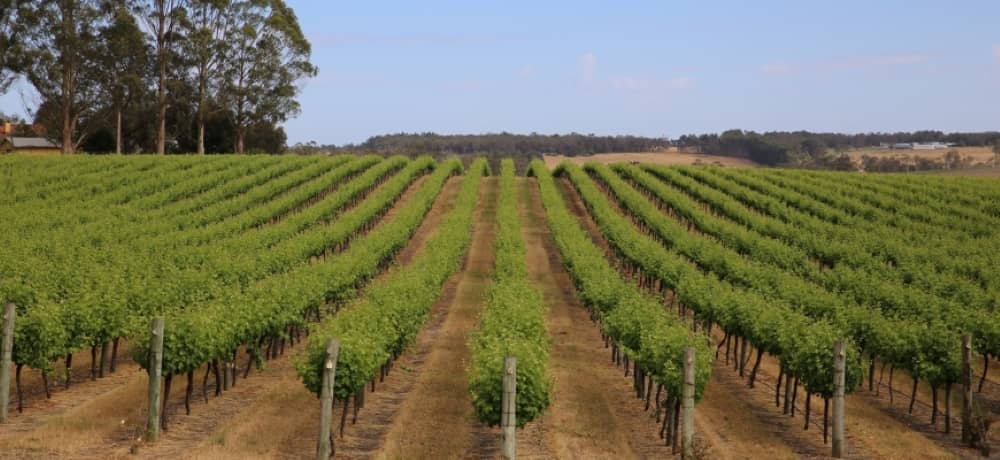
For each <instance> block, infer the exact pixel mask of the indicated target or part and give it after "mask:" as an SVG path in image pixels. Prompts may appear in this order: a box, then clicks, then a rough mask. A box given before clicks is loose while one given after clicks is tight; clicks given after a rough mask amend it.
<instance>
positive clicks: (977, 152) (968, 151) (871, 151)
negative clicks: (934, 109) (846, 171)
mask: <svg viewBox="0 0 1000 460" xmlns="http://www.w3.org/2000/svg"><path fill="white" fill-rule="evenodd" d="M952 150H957V151H958V154H959V155H961V156H962V158H965V157H972V159H973V162H977V163H981V162H985V161H989V160H991V159H992V158H993V149H992V148H991V147H951V148H947V149H941V150H889V149H880V148H863V149H855V150H848V151H847V152H844V153H846V154H847V155H848V156H850V157H852V158H856V159H860V158H861V157H863V156H865V155H867V156H870V157H880V158H890V157H901V156H904V155H908V156H910V157H916V158H930V159H934V160H941V159H943V158H944V156H945V154H946V153H948V152H950V151H952Z"/></svg>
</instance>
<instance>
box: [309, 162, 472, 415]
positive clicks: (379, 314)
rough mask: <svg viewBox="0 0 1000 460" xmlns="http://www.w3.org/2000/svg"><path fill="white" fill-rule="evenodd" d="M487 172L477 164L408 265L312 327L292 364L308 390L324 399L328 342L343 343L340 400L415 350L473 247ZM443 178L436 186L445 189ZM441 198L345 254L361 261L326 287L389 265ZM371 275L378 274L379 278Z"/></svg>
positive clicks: (412, 208)
mask: <svg viewBox="0 0 1000 460" xmlns="http://www.w3.org/2000/svg"><path fill="white" fill-rule="evenodd" d="M458 165H459V163H458V161H457V160H452V161H450V162H448V163H446V164H445V165H442V166H441V169H442V170H445V169H446V168H447V169H446V170H448V171H453V170H455V169H456V168H458ZM485 172H486V166H485V162H484V161H477V162H475V163H473V165H472V166H471V167H470V168H469V170H468V171H467V173H466V176H465V177H464V178H463V179H462V184H461V188H460V190H459V192H458V196H457V197H456V199H455V203H454V206H453V208H452V209H451V210H450V211H449V212H448V214H447V215H445V217H444V218H443V219H442V222H441V224H440V225H439V226H438V228H437V229H436V231H435V233H434V235H433V236H432V237H431V238H430V239H428V240H427V242H426V243H425V244H424V247H423V249H422V250H421V251H420V253H419V255H417V257H416V258H415V259H414V260H413V261H412V262H411V263H409V264H408V265H406V266H402V267H394V268H392V269H390V271H389V272H388V273H387V274H385V276H384V277H382V278H381V279H379V280H378V282H376V283H375V284H372V285H371V286H369V287H368V288H367V289H365V290H364V292H363V293H362V295H361V296H360V298H359V299H358V300H357V301H355V302H353V303H352V304H351V305H348V306H347V307H345V308H344V309H343V310H342V311H340V312H339V313H338V314H336V315H334V316H330V317H328V318H326V319H325V320H324V321H322V322H321V323H318V324H316V325H314V326H313V327H312V329H311V333H310V335H309V340H308V342H307V345H306V350H305V352H304V353H303V354H302V355H300V357H299V359H298V360H297V361H296V364H295V367H296V370H297V371H298V374H299V376H300V377H301V378H302V381H303V383H304V384H305V386H306V388H308V389H309V390H310V391H313V392H315V393H317V394H318V393H319V389H320V383H321V380H320V378H321V373H322V366H323V363H324V362H325V359H326V342H327V341H328V340H329V339H331V338H336V339H337V340H339V341H340V354H339V356H338V358H337V377H336V382H335V387H334V394H335V395H336V397H337V398H341V399H345V398H347V397H349V396H350V395H352V394H354V393H356V392H357V391H361V390H362V389H363V387H364V385H365V383H367V382H368V381H370V380H371V379H372V378H374V377H375V374H376V372H378V370H379V368H380V367H381V366H382V365H384V364H385V363H386V362H387V361H388V359H389V358H390V357H391V356H392V355H393V354H394V353H400V352H402V351H403V349H404V348H405V347H406V346H408V345H409V344H410V343H412V341H413V340H414V339H415V338H416V335H417V332H418V331H419V330H420V327H421V326H422V325H423V324H424V322H425V321H426V320H427V316H428V313H429V311H430V309H431V307H432V306H433V305H434V302H435V301H437V299H438V297H440V295H441V289H442V286H443V285H444V282H445V281H446V280H447V279H448V277H449V276H451V274H452V273H453V272H455V271H456V270H458V268H459V267H460V266H461V263H462V261H461V259H462V256H463V254H465V251H466V249H467V248H468V245H469V242H470V240H471V233H472V224H473V222H472V216H473V213H474V211H475V207H476V204H477V196H478V191H479V184H480V178H481V177H482V175H483V174H484V173H485ZM438 176H439V175H438V174H435V177H438ZM445 178H447V176H445V177H442V178H440V179H436V180H435V182H438V181H439V182H440V184H443V180H444V179H445ZM437 188H438V189H440V185H439V186H438V187H437ZM436 196H437V190H434V191H433V192H429V191H428V192H425V191H424V190H423V189H422V190H421V191H420V192H418V193H417V194H416V195H415V196H414V197H413V198H412V199H411V202H410V204H409V205H408V206H406V207H405V208H403V209H402V210H401V212H400V213H399V215H397V216H396V217H395V218H394V219H393V221H392V223H391V224H387V225H384V226H382V227H379V228H378V229H376V230H375V231H373V232H372V233H371V234H369V235H368V236H367V237H366V238H365V239H366V240H368V241H370V242H371V244H360V245H359V244H358V243H357V242H356V243H354V244H353V245H352V246H351V249H349V250H348V253H346V254H350V255H351V256H354V251H355V249H356V250H357V254H356V257H357V258H358V260H356V261H354V262H353V263H348V262H347V260H349V259H347V258H346V257H345V259H347V260H345V262H344V263H343V264H340V265H338V266H342V267H343V268H344V269H345V270H344V271H343V273H342V274H340V275H339V276H331V277H328V278H326V279H328V280H333V282H334V284H340V283H339V282H338V281H339V280H340V279H342V278H343V277H346V276H350V277H354V276H358V272H359V270H358V269H359V268H360V267H357V264H361V263H364V262H365V261H367V260H369V259H372V258H377V259H388V258H389V257H391V255H392V254H394V253H395V251H397V250H399V249H401V248H402V247H403V246H404V245H405V244H406V242H407V241H408V240H409V238H410V236H411V235H412V233H413V232H414V231H416V229H417V227H418V226H419V225H420V222H421V221H422V220H423V216H424V214H426V212H427V211H428V210H429V209H430V207H431V205H432V204H433V201H434V198H435V197H436ZM373 268H375V267H373ZM360 271H361V273H365V271H364V270H360ZM367 273H369V274H374V270H370V271H367Z"/></svg>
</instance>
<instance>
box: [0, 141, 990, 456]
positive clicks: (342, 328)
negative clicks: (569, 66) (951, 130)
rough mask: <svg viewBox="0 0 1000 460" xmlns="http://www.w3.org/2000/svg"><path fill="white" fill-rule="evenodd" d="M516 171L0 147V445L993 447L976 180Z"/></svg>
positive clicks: (47, 449)
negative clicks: (25, 151)
mask: <svg viewBox="0 0 1000 460" xmlns="http://www.w3.org/2000/svg"><path fill="white" fill-rule="evenodd" d="M515 169H516V168H515V163H514V161H512V160H503V161H501V162H500V164H499V168H496V169H493V170H491V167H490V165H488V164H487V162H486V161H485V160H483V159H477V160H474V161H471V162H465V163H464V164H463V162H462V161H460V160H459V159H447V160H441V161H438V160H434V159H432V158H430V157H418V158H407V157H404V156H389V157H381V156H354V155H339V156H242V155H240V156H237V155H212V156H169V157H127V156H126V157H122V156H108V157H86V156H79V157H62V158H49V157H21V156H7V157H3V158H0V178H2V179H0V180H2V182H0V223H2V225H3V230H4V231H3V232H0V302H2V304H0V306H3V305H6V306H7V309H6V310H5V313H4V318H3V319H4V321H3V326H4V329H2V331H3V332H4V334H3V340H4V341H3V343H2V344H3V346H2V348H3V359H4V361H3V365H2V366H0V369H2V370H3V372H2V374H0V397H2V399H0V403H3V404H0V416H2V417H3V418H2V419H0V458H8V457H9V458H52V457H60V458H133V457H141V458H234V459H235V458H317V457H319V458H325V457H334V458H456V457H461V458H498V457H505V458H513V457H515V455H516V456H518V457H524V458H663V457H668V456H672V455H676V456H677V457H678V458H680V457H682V456H683V457H684V458H733V459H736V458H765V457H766V458H802V457H829V456H831V455H832V456H834V457H845V458H978V457H980V456H989V455H990V453H991V447H992V445H993V444H995V443H996V440H997V438H998V437H1000V436H998V435H997V434H996V433H993V432H991V430H990V428H991V424H994V422H996V421H997V420H1000V363H998V362H997V360H998V359H1000V312H998V310H1000V257H998V256H997V254H1000V232H998V230H997V229H998V227H1000V182H997V181H996V180H994V179H988V178H961V177H935V176H911V175H877V174H857V173H833V172H819V171H800V170H781V169H754V168H730V167H714V166H665V165H652V164H634V163H615V164H601V163H595V162H588V163H583V164H580V163H570V162H567V163H562V164H560V165H558V166H557V167H555V168H554V169H550V168H549V167H548V166H547V165H546V164H545V163H544V162H542V161H541V160H536V161H534V162H532V163H531V164H530V165H528V166H527V169H526V170H525V171H515ZM993 428H994V430H993V431H996V429H995V428H996V427H995V426H994V427H993ZM993 450H994V452H993V454H994V455H995V450H996V449H995V448H993Z"/></svg>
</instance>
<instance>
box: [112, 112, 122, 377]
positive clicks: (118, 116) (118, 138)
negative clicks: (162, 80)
mask: <svg viewBox="0 0 1000 460" xmlns="http://www.w3.org/2000/svg"><path fill="white" fill-rule="evenodd" d="M115 153H116V154H118V155H121V154H122V109H118V110H115ZM111 372H114V370H113V369H112V371H111Z"/></svg>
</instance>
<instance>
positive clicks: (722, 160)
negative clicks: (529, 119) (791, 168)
mask: <svg viewBox="0 0 1000 460" xmlns="http://www.w3.org/2000/svg"><path fill="white" fill-rule="evenodd" d="M544 159H545V166H548V167H549V169H555V167H556V166H559V164H560V163H562V162H564V161H571V162H573V163H577V164H583V163H586V162H588V161H594V162H598V163H623V162H640V163H652V164H660V165H692V164H695V163H704V164H719V165H722V166H738V167H756V166H759V165H758V164H757V163H754V162H753V161H750V160H747V159H744V158H734V157H724V156H717V155H704V154H700V153H684V152H678V151H675V150H671V151H666V152H655V153H599V154H596V155H590V156H575V157H567V156H563V155H546V156H545V157H544Z"/></svg>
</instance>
